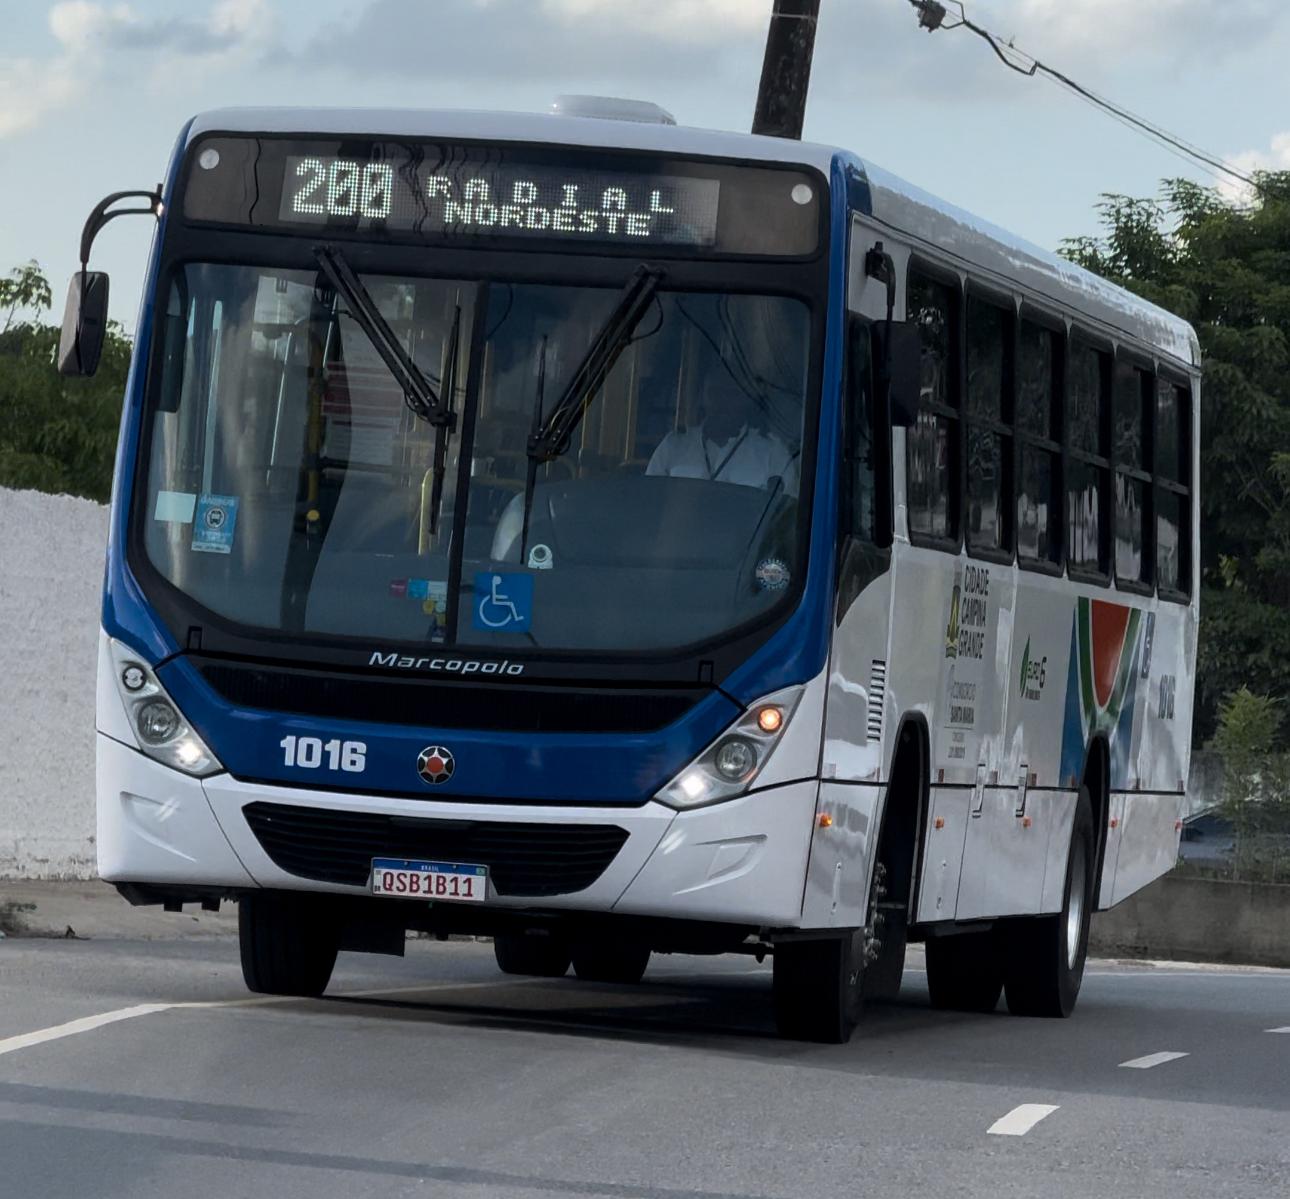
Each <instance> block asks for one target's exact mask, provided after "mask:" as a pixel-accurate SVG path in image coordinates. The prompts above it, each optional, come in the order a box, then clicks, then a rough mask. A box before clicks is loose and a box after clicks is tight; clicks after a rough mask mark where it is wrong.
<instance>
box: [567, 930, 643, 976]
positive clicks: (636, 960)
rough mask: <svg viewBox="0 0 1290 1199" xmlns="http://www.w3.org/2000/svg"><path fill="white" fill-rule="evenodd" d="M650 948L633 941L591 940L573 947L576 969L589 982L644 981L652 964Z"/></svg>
mask: <svg viewBox="0 0 1290 1199" xmlns="http://www.w3.org/2000/svg"><path fill="white" fill-rule="evenodd" d="M649 959H650V948H649V946H648V945H636V944H633V943H632V942H630V941H626V942H621V943H619V942H611V941H589V942H583V943H580V944H575V945H574V947H573V972H574V973H575V974H576V975H577V976H578V977H579V978H580V979H581V980H582V981H583V982H588V983H628V984H634V983H638V982H640V980H641V979H642V978H644V977H645V967H646V966H648V965H649Z"/></svg>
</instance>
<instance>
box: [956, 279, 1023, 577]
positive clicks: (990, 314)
mask: <svg viewBox="0 0 1290 1199" xmlns="http://www.w3.org/2000/svg"><path fill="white" fill-rule="evenodd" d="M1011 334H1012V317H1011V315H1010V314H1009V313H1008V312H1006V311H1004V309H1002V308H999V307H997V306H996V305H994V304H989V303H986V302H985V301H983V300H979V299H976V298H975V297H969V298H968V303H967V479H968V514H967V536H968V545H969V547H970V548H972V549H974V550H983V551H985V552H986V553H987V554H991V553H993V554H1001V553H1008V552H1009V551H1010V550H1011V536H1010V530H1009V528H1008V523H1009V510H1010V508H1011V494H1010V493H1011V490H1012V488H1011V474H1012V430H1011V428H1010V427H1009V425H1008V424H1007V423H1006V422H1008V421H1009V420H1010V418H1011V413H1010V411H1009V407H1010V405H1009V402H1008V400H1009V397H1008V392H1009V391H1010V390H1011V388H1010V380H1009V375H1010V373H1011V372H1010V371H1009V370H1008V366H1007V363H1008V359H1009V357H1010V356H1011V355H1010V348H1011V347H1010V343H1011V340H1012V336H1011Z"/></svg>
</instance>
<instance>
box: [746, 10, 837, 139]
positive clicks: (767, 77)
mask: <svg viewBox="0 0 1290 1199" xmlns="http://www.w3.org/2000/svg"><path fill="white" fill-rule="evenodd" d="M819 19H820V0H775V10H774V12H772V13H771V16H770V30H769V32H768V33H767V34H766V57H765V59H764V60H763V62H762V65H761V85H760V86H759V87H758V88H757V111H756V114H755V115H754V116H753V127H752V131H753V132H754V133H765V134H768V135H769V136H770V137H787V138H791V139H792V140H793V141H800V140H801V137H802V123H803V121H805V119H806V90H807V87H808V85H809V84H810V82H811V58H812V56H813V55H814V53H815V26H816V24H817V23H818V21H819Z"/></svg>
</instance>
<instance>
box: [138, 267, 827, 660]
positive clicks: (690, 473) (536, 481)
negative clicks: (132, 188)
mask: <svg viewBox="0 0 1290 1199" xmlns="http://www.w3.org/2000/svg"><path fill="white" fill-rule="evenodd" d="M358 277H359V280H360V282H361V285H362V288H363V289H364V290H365V291H366V293H367V294H368V296H370V298H371V301H372V303H373V304H374V306H375V308H376V311H377V312H378V313H379V317H380V318H381V323H382V324H383V325H384V326H386V327H387V329H388V330H389V332H391V333H393V334H394V336H395V337H397V339H398V342H399V345H400V346H402V348H403V351H404V353H405V354H406V355H407V356H408V357H409V358H410V359H411V360H412V362H413V363H415V365H416V366H417V368H418V369H419V371H420V372H421V374H422V375H423V376H424V378H425V379H426V380H427V381H428V382H429V383H430V385H431V386H432V387H433V389H434V392H435V393H436V394H437V395H438V396H439V398H440V400H441V402H442V403H443V404H444V405H447V406H448V407H450V409H451V412H452V418H451V420H450V422H449V423H448V424H447V425H446V426H442V422H441V427H439V428H436V427H433V425H432V423H431V422H429V421H428V420H426V419H424V417H425V413H424V412H421V413H420V414H418V412H417V411H414V408H415V405H414V404H412V403H411V402H410V401H408V400H407V398H406V397H405V394H404V390H403V389H402V388H401V387H400V386H399V384H398V383H397V382H396V379H395V376H394V375H393V374H392V372H391V370H390V367H389V366H388V365H387V360H385V359H383V358H382V356H381V354H380V353H378V350H377V347H376V345H374V343H373V341H372V339H371V338H369V336H368V335H367V334H365V333H364V331H363V328H362V326H361V325H360V323H359V322H358V321H356V320H355V318H354V316H353V315H352V314H351V311H350V307H349V305H348V304H347V303H346V301H345V299H344V298H343V296H340V295H338V294H337V291H336V289H335V288H333V286H332V285H331V283H330V282H329V279H328V276H327V274H326V273H325V272H323V271H320V270H315V271H304V270H288V269H272V268H265V267H252V266H247V265H222V264H220V265H217V264H205V263H188V264H185V265H183V266H181V267H178V268H176V270H175V272H174V273H173V274H172V276H171V280H170V283H169V285H168V297H167V309H166V311H167V319H166V323H165V334H164V339H163V340H164V344H163V346H162V351H161V356H160V366H159V369H158V371H157V373H156V382H155V383H154V387H153V393H152V399H151V405H150V409H149V411H150V422H149V423H150V425H151V430H150V434H151V435H150V451H149V459H148V465H147V476H146V479H147V486H146V489H145V490H144V492H143V493H142V495H141V499H140V500H139V502H140V503H142V504H143V505H145V508H144V510H143V512H142V513H141V524H142V527H143V529H144V534H143V544H144V547H145V549H146V553H147V557H148V560H149V562H150V563H151V565H152V567H153V568H154V569H155V570H156V571H157V572H158V573H159V574H160V575H161V576H162V577H163V578H164V579H166V580H167V581H168V582H169V583H170V584H172V585H173V586H174V587H176V588H178V589H179V590H180V591H181V592H183V593H185V594H186V595H187V596H189V597H190V598H191V599H192V600H194V601H196V602H197V603H198V604H200V605H201V606H203V607H204V608H206V609H208V610H210V611H211V612H213V613H214V614H216V616H218V617H222V618H223V619H224V620H226V621H229V622H233V623H235V624H237V625H240V626H243V627H251V628H256V629H262V630H269V631H272V632H279V633H297V634H312V635H330V636H344V637H351V638H355V637H357V638H370V639H372V640H373V641H376V642H381V643H384V642H387V641H400V642H415V643H422V644H425V643H431V644H433V643H445V644H459V645H470V646H485V647H488V646H491V647H493V648H497V649H502V650H506V651H508V652H511V651H514V650H523V649H524V648H526V647H529V648H539V649H557V650H574V651H577V650H586V651H611V652H629V653H630V652H640V651H658V650H664V649H670V648H678V647H681V646H684V645H689V644H692V643H695V642H699V641H703V640H705V639H709V638H712V637H716V636H720V635H721V634H723V633H725V632H727V631H729V630H732V629H734V628H737V627H739V626H741V625H743V624H745V623H747V622H749V621H750V620H755V619H757V618H758V617H761V616H763V615H765V614H766V613H768V612H769V611H770V609H771V608H773V607H774V606H775V605H776V604H777V603H778V602H780V601H782V600H785V599H786V598H787V597H788V596H789V595H791V594H792V593H793V592H794V591H795V590H796V587H795V586H794V584H795V583H796V582H797V581H798V580H799V579H800V576H801V574H802V560H803V551H804V546H803V545H802V544H801V539H800V534H799V530H800V528H801V522H800V521H799V519H798V516H799V513H798V504H799V493H800V491H801V486H800V473H801V456H802V445H803V420H804V416H803V414H804V408H805V397H806V394H807V375H808V370H809V365H810V353H809V348H810V326H811V322H810V314H809V310H808V308H807V305H806V304H804V303H803V302H801V301H800V300H797V299H792V298H788V297H783V296H775V295H758V294H738V293H725V292H720V291H704V292H697V291H686V290H677V289H670V288H669V287H668V285H667V283H666V281H665V280H664V281H663V282H662V284H661V285H660V286H659V287H658V289H657V290H656V291H655V292H654V294H653V296H652V297H651V301H650V304H649V306H648V308H646V309H645V310H644V311H643V313H642V314H640V315H639V319H638V320H636V321H635V324H634V327H633V328H632V329H631V332H630V336H629V337H628V338H627V339H626V344H625V346H622V347H619V349H620V350H621V352H620V353H618V354H617V356H616V357H615V358H614V360H613V365H612V368H611V369H610V370H609V372H608V374H607V375H606V376H605V378H604V382H603V385H602V386H601V387H599V388H598V389H597V390H596V391H595V392H594V393H593V394H589V395H585V396H584V397H582V407H581V409H580V414H579V415H578V417H577V419H576V423H574V425H573V430H572V436H571V438H570V439H569V442H568V445H567V447H565V448H563V450H562V452H558V453H556V454H555V455H554V456H551V455H550V454H540V455H535V454H532V453H530V447H531V444H532V442H531V438H533V437H534V435H535V434H536V433H537V432H538V431H539V430H541V429H542V427H543V425H544V422H545V421H546V420H547V418H549V417H550V416H551V414H552V412H553V411H554V410H555V409H556V406H557V405H558V404H559V403H560V400H561V397H562V396H564V395H565V393H566V391H567V390H568V389H569V387H570V383H571V380H572V379H573V376H574V374H575V372H577V370H578V368H579V366H580V365H582V363H583V360H584V358H585V357H586V356H587V351H588V347H589V346H590V345H592V343H593V342H594V341H595V340H596V339H597V337H598V335H601V334H602V330H603V329H604V327H605V326H606V323H607V321H609V320H610V318H611V317H612V316H613V315H614V312H615V309H616V307H617V306H618V305H619V302H620V299H621V297H622V290H621V288H614V287H586V286H563V285H554V284H533V283H520V282H514V283H511V282H505V281H497V280H493V281H490V282H487V283H482V282H479V281H474V280H471V281H467V280H463V279H453V278H427V277H415V278H414V277H393V276H380V275H373V274H368V273H362V272H359V274H358ZM436 451H438V453H436Z"/></svg>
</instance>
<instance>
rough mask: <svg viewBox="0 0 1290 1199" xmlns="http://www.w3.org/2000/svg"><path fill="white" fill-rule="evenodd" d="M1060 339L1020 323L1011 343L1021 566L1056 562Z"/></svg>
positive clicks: (1058, 549)
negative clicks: (1018, 447) (1014, 347)
mask: <svg viewBox="0 0 1290 1199" xmlns="http://www.w3.org/2000/svg"><path fill="white" fill-rule="evenodd" d="M1060 381H1061V338H1060V336H1059V335H1058V334H1057V333H1054V332H1053V331H1052V330H1051V329H1045V328H1043V327H1042V326H1041V325H1036V324H1034V323H1033V322H1032V321H1022V322H1021V333H1020V336H1019V338H1018V343H1017V439H1018V441H1019V442H1020V443H1021V457H1020V474H1019V477H1018V479H1017V554H1018V556H1019V557H1020V558H1021V560H1022V562H1032V563H1035V562H1046V563H1051V564H1054V565H1056V564H1058V563H1060V562H1061V553H1062V547H1061V510H1062V501H1061V443H1060V441H1059V439H1058V434H1059V431H1060V428H1061V425H1060V418H1059V416H1058V409H1057V401H1058V397H1059V396H1060V395H1061V385H1060Z"/></svg>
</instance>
